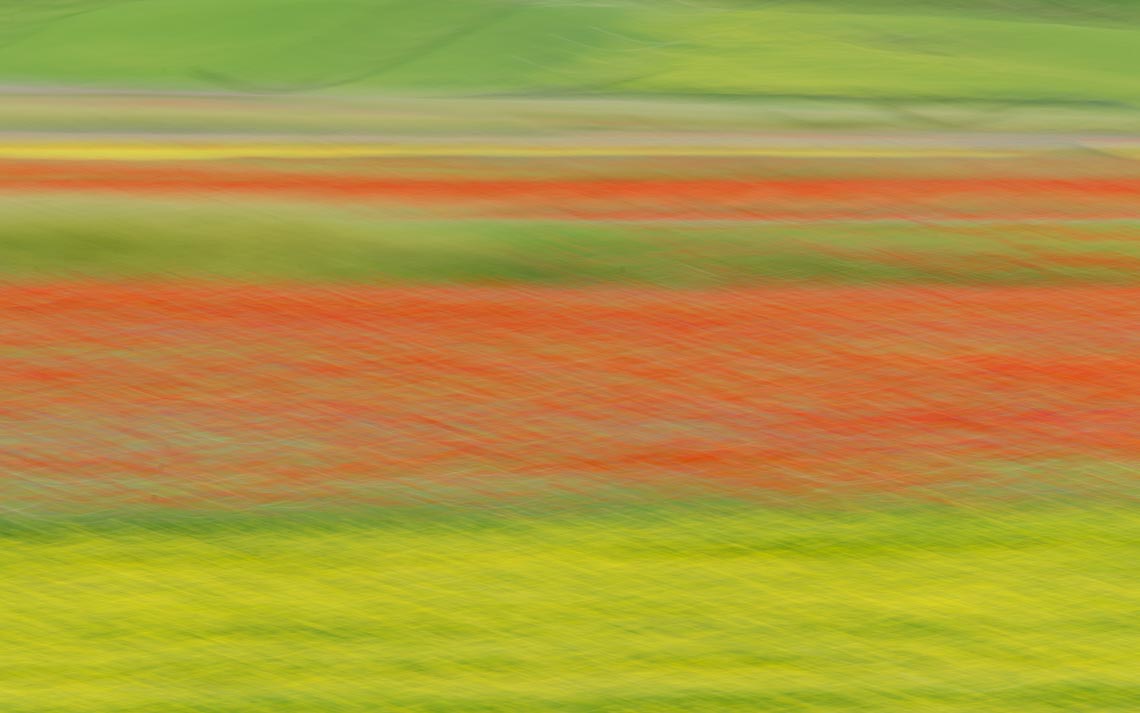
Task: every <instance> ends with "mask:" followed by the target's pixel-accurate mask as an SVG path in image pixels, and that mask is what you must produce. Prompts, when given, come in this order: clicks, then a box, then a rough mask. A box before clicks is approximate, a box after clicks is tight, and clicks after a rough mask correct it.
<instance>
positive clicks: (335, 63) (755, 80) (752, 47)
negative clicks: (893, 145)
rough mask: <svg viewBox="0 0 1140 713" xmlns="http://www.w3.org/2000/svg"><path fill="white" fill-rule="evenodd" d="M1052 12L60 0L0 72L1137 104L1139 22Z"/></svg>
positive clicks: (18, 23) (30, 19) (388, 0)
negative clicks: (57, 7)
mask: <svg viewBox="0 0 1140 713" xmlns="http://www.w3.org/2000/svg"><path fill="white" fill-rule="evenodd" d="M1055 5H1056V4H1055V3H1054V4H1052V5H1048V4H1037V5H1033V4H1031V6H1029V7H1025V8H1021V9H1020V11H1019V12H1006V13H1003V14H994V13H993V12H992V11H991V10H992V6H993V4H992V3H972V4H971V3H967V4H962V3H960V4H957V5H955V6H952V7H946V6H945V5H942V6H941V7H939V5H938V4H932V3H926V4H919V5H917V6H908V7H909V9H905V8H904V7H903V6H902V5H901V4H898V3H895V4H892V3H884V2H879V3H873V4H870V5H868V6H867V7H866V10H867V12H864V13H859V14H854V13H852V12H851V11H850V9H846V10H844V9H842V8H849V6H848V5H843V6H836V5H832V6H829V5H826V4H820V3H792V4H790V5H789V4H780V5H778V6H776V7H774V8H772V9H768V8H766V7H763V6H754V5H750V4H748V3H740V4H737V5H734V6H730V7H729V8H718V7H715V6H713V5H712V4H708V5H705V4H692V3H690V4H679V3H640V2H634V1H631V2H623V3H616V4H601V3H599V4H587V3H582V4H572V3H567V4H559V3H538V2H530V3H528V2H521V0H519V1H518V2H511V1H510V0H495V1H494V2H491V1H490V0H482V1H480V0H461V1H460V0H424V1H421V2H407V0H371V1H369V2H347V1H346V0H288V1H287V2H282V0H138V1H135V2H111V1H109V0H104V1H103V2H101V3H100V2H94V0H92V1H90V2H83V1H82V0H76V2H73V3H65V4H64V6H66V7H67V8H71V12H73V13H74V10H75V8H78V9H81V10H86V12H79V13H75V14H71V15H68V13H67V12H65V11H64V9H60V10H57V11H49V10H45V9H43V8H45V7H47V5H45V4H44V3H40V4H38V5H29V6H26V7H27V9H26V10H25V11H23V12H21V11H20V10H18V9H15V8H16V7H17V6H15V5H13V6H11V7H10V8H8V10H7V12H8V18H7V22H6V28H7V30H6V34H7V41H6V42H2V40H3V38H0V44H3V46H0V76H3V77H5V78H8V79H9V80H13V81H20V80H28V81H47V82H64V83H68V82H75V83H97V84H98V83H103V84H122V83H128V84H129V83H134V84H142V85H165V86H191V87H199V88H203V87H211V86H214V87H217V86H229V85H227V83H226V81H225V80H224V79H219V75H224V76H229V77H231V78H233V79H236V80H237V83H236V84H234V85H233V86H237V87H239V88H240V87H242V86H245V85H243V84H242V82H245V83H247V84H250V85H259V86H261V85H263V86H266V87H297V88H305V87H314V88H316V87H322V86H330V85H332V86H345V87H348V88H356V89H364V88H367V89H441V90H447V91H463V92H471V91H474V92H479V91H495V90H517V91H529V90H541V89H546V90H552V89H553V90H576V89H590V90H598V91H616V92H635V93H637V92H662V93H686V94H690V93H691V94H707V93H712V94H718V93H729V94H741V93H744V94H796V95H801V94H802V95H845V96H856V97H883V96H889V97H949V98H955V97H967V98H970V97H972V98H984V99H1000V100H1007V99H1019V100H1058V101H1068V100H1078V101H1086V100H1091V101H1096V100H1104V101H1116V102H1132V101H1134V100H1137V99H1140V87H1138V85H1137V84H1136V82H1135V72H1136V69H1137V64H1138V62H1137V60H1136V58H1135V52H1134V48H1135V47H1136V46H1137V45H1138V44H1140V27H1138V26H1137V24H1136V23H1135V22H1131V21H1130V18H1131V15H1132V13H1131V11H1130V10H1129V8H1128V4H1127V3H1120V4H1117V5H1116V7H1115V10H1114V13H1115V14H1114V13H1108V14H1107V15H1104V14H1102V16H1100V17H1094V18H1092V19H1088V18H1085V19H1084V20H1082V18H1080V17H1076V16H1074V13H1068V14H1066V13H1061V14H1060V15H1058V13H1056V12H1050V11H1047V10H1048V8H1049V7H1050V6H1053V7H1055ZM1102 6H1103V5H1102ZM33 7H40V8H41V11H39V12H32V8H33ZM836 8H839V10H838V11H837V9H836ZM53 12H54V14H53ZM53 18H54V19H53ZM219 82H220V84H219Z"/></svg>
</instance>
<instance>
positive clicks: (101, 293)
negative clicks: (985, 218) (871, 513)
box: [0, 283, 1140, 509]
mask: <svg viewBox="0 0 1140 713" xmlns="http://www.w3.org/2000/svg"><path fill="white" fill-rule="evenodd" d="M0 308H2V309H3V314H4V315H5V337H4V347H3V349H4V356H5V358H4V359H3V361H2V362H0V384H2V386H0V388H3V390H4V391H5V393H6V394H8V398H7V399H6V400H5V402H4V404H3V407H2V414H3V419H4V421H5V423H6V427H5V432H4V438H5V439H6V442H7V443H8V444H9V447H8V448H6V449H5V451H4V454H3V455H2V456H0V459H2V460H0V468H2V469H3V471H4V472H5V473H7V474H8V475H7V477H6V478H5V480H4V489H5V493H4V494H5V499H6V501H7V502H9V503H15V502H26V504H27V506H28V507H36V508H38V507H55V508H64V509H72V508H99V509H104V508H113V507H117V506H122V505H145V504H163V505H171V506H180V507H195V506H206V507H242V506H248V505H251V504H254V503H267V502H268V503H272V502H280V501H302V502H308V503H310V504H316V503H324V504H334V505H335V504H339V505H345V504H358V505H364V504H384V503H389V504H391V503H404V504H408V503H414V502H416V501H417V500H419V501H429V502H430V501H431V500H432V499H441V500H444V501H446V500H449V499H452V500H455V501H456V502H459V501H468V500H470V499H471V498H480V497H483V496H490V497H493V498H498V497H515V498H524V499H525V498H540V499H541V498H542V497H549V496H562V495H566V494H572V493H585V494H588V495H590V497H598V494H599V493H604V492H605V491H606V489H607V488H609V489H615V488H616V489H618V490H620V489H622V488H634V487H636V488H642V489H644V488H650V489H653V490H656V491H658V492H660V493H663V494H674V495H675V494H681V493H685V492H689V493H699V492H705V493H721V494H731V495H735V496H744V497H747V498H760V499H770V498H772V497H774V496H776V495H778V494H788V493H796V494H799V495H805V496H812V495H814V496H825V497H835V496H844V497H859V496H860V495H868V494H874V493H879V494H882V493H909V494H911V495H915V496H919V497H924V498H928V499H929V498H934V499H939V500H945V499H946V498H953V497H957V496H958V495H961V494H964V493H966V492H968V491H970V490H975V491H976V490H977V489H978V486H979V485H980V486H982V488H981V489H982V490H983V491H984V490H985V489H986V488H989V489H990V490H991V491H992V494H994V495H998V496H1001V497H1015V498H1016V497H1018V496H1019V495H1021V496H1030V497H1037V496H1040V495H1043V494H1046V493H1048V492H1051V491H1050V489H1051V488H1060V489H1061V490H1060V491H1058V492H1066V491H1071V492H1080V493H1081V497H1096V496H1104V495H1108V496H1120V495H1123V494H1125V493H1126V492H1127V491H1128V490H1129V489H1128V487H1127V484H1126V480H1127V479H1128V478H1129V475H1128V473H1129V471H1130V470H1131V468H1132V467H1133V466H1134V465H1135V464H1136V463H1138V462H1140V440H1138V439H1137V438H1136V436H1135V429H1134V426H1133V424H1135V423H1136V422H1137V421H1138V420H1140V360H1137V359H1135V351H1136V349H1137V339H1140V336H1138V332H1137V330H1136V329H1135V326H1136V325H1137V324H1140V289H1135V288H1106V287H1069V288H1048V287H1044V288H963V287H939V288H933V287H921V286H920V287H900V286H874V287H864V288H857V287H822V288H811V287H801V288H769V289H744V290H724V291H703V292H702V291H699V292H683V291H682V292H678V291H672V290H653V289H628V288H621V287H610V288H598V289H582V290H575V289H555V288H541V287H538V288H525V287H514V288H471V287H456V288H387V289H384V288H367V287H357V288H344V287H339V288H332V287H328V288H320V287H309V288H301V287H292V288H287V287H268V286H260V287H259V286H253V285H224V284H218V283H197V284H195V283H188V284H140V285H131V284H106V283H55V284H53V283H43V284H35V285H8V286H5V287H3V288H0ZM1098 464H1099V465H1098ZM1106 465H1107V468H1106V467H1105V466H1106ZM1098 468H1099V469H1100V470H1099V474H1097V473H1098ZM955 493H958V495H955Z"/></svg>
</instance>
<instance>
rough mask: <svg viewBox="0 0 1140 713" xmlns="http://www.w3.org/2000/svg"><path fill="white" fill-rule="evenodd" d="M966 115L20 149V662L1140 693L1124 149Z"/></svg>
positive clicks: (147, 701)
mask: <svg viewBox="0 0 1140 713" xmlns="http://www.w3.org/2000/svg"><path fill="white" fill-rule="evenodd" d="M952 153H953V152H950V154H951V156H950V157H948V158H915V157H911V158H907V159H897V158H896V159H888V158H878V159H875V158H859V159H852V158H820V157H803V156H801V157H787V156H785V157H768V158H737V159H729V158H723V157H722V158H716V157H708V158H700V157H688V158H681V157H674V158H663V157H656V158H654V157H651V156H648V157H647V156H641V157H638V156H625V157H610V158H593V159H588V160H579V161H574V160H570V159H566V158H557V157H546V158H543V157H533V156H532V157H529V158H526V157H519V158H515V159H509V158H503V157H500V158H497V159H491V158H488V159H484V160H479V159H476V158H470V157H468V158H462V157H450V158H449V157H431V156H421V157H404V158H402V159H400V160H399V162H398V163H388V162H385V161H383V160H381V159H379V158H367V157H362V158H358V159H329V158H319V159H300V158H277V159H272V158H265V157H263V158H251V159H230V160H219V159H202V160H193V161H185V160H183V161H143V162H139V161H123V162H116V161H114V160H113V159H112V160H108V159H103V160H90V159H89V160H86V161H80V160H74V159H71V160H59V159H57V160H54V161H53V160H48V159H44V158H37V159H26V158H25V159H20V160H17V159H7V160H6V161H5V163H4V167H5V171H4V172H3V175H2V177H0V187H2V190H3V196H2V199H0V206H2V207H3V216H4V230H3V233H2V235H3V237H2V239H0V263H2V265H3V271H4V279H3V280H2V281H0V314H2V315H3V318H2V327H3V329H2V334H3V340H2V342H0V389H2V391H3V393H4V395H5V397H4V400H3V402H2V403H0V422H2V423H3V429H2V431H0V473H2V474H3V478H2V480H0V502H2V503H3V508H4V515H3V519H2V520H0V536H2V537H3V538H4V539H5V546H4V548H3V551H2V554H0V562H2V563H3V564H2V566H3V567H4V572H5V586H6V590H5V591H6V594H5V595H4V596H3V597H0V603H2V606H0V623H2V625H0V631H2V632H3V634H0V638H2V639H3V640H4V642H5V644H4V650H5V652H6V653H5V654H4V657H3V658H2V659H0V661H2V665H0V691H2V692H3V695H4V698H5V701H6V703H5V709H6V710H11V711H13V712H15V713H33V712H34V713H41V712H42V713H47V712H48V711H51V712H52V713H55V712H57V711H59V712H64V713H72V712H74V713H108V712H114V713H120V712H121V713H127V712H131V713H141V712H151V711H153V712H155V713H158V712H159V711H163V712H164V713H165V712H167V711H195V710H211V711H226V712H230V711H232V712H233V713H246V712H249V711H265V712H267V713H268V712H269V711H274V712H277V711H297V712H298V713H300V712H305V713H308V712H310V711H313V712H315V711H361V712H362V713H363V712H365V711H368V712H371V711H378V710H383V711H416V712H419V711H447V712H451V711H471V712H474V711H504V712H505V711H535V712H536V713H537V712H538V711H582V712H583V713H584V712H585V711H591V712H593V711H614V712H618V711H621V712H629V713H634V712H636V713H642V712H646V713H648V712H654V713H655V712H657V711H666V712H668V711H694V710H699V711H811V712H819V711H867V710H876V711H880V710H882V711H900V712H901V711H913V710H923V711H946V712H952V711H962V712H965V711H974V710H979V709H985V710H988V711H998V712H1001V711H1010V712H1011V713H1012V712H1014V711H1016V712H1017V713H1023V712H1025V711H1030V712H1034V711H1042V712H1044V711H1052V710H1096V711H1110V712H1115V711H1120V712H1121V713H1123V712H1124V711H1131V710H1133V709H1134V707H1135V705H1134V704H1135V701H1136V700H1137V696H1138V695H1140V686H1138V681H1137V679H1136V677H1135V675H1134V673H1133V672H1132V668H1133V667H1132V666H1131V665H1130V660H1131V658H1132V657H1131V656H1130V655H1129V653H1128V652H1129V651H1131V650H1132V649H1133V648H1135V646H1134V644H1135V643H1136V641H1137V634H1138V632H1137V630H1136V626H1135V623H1134V621H1133V620H1134V617H1133V616H1132V615H1131V614H1132V613H1133V612H1135V611H1136V608H1137V605H1138V604H1140V601H1138V599H1137V592H1138V591H1140V587H1138V585H1140V581H1138V579H1140V578H1138V577H1137V573H1136V569H1135V567H1133V566H1131V564H1130V563H1131V562H1132V561H1133V560H1135V559H1136V558H1137V556H1138V555H1140V546H1138V545H1140V518H1138V517H1137V515H1136V499H1137V495H1138V494H1140V492H1138V490H1140V489H1138V485H1140V479H1138V478H1137V477H1136V474H1137V473H1138V472H1140V439H1137V438H1136V435H1135V429H1134V428H1133V426H1132V424H1133V423H1135V422H1137V420H1138V417H1140V400H1138V398H1137V395H1138V394H1140V368H1138V366H1140V359H1137V358H1136V357H1137V350H1138V347H1140V345H1138V343H1137V338H1138V337H1137V334H1138V333H1140V332H1138V330H1137V329H1136V327H1137V325H1140V282H1138V281H1137V275H1140V271H1138V270H1137V269H1136V263H1137V261H1140V253H1138V250H1137V247H1136V244H1137V243H1136V235H1137V232H1136V227H1137V223H1138V222H1140V213H1138V212H1137V211H1136V206H1137V205H1138V203H1137V201H1136V198H1137V185H1138V184H1137V179H1136V174H1135V173H1134V172H1132V171H1131V163H1130V162H1129V161H1128V160H1126V159H1121V158H1112V157H1105V156H1103V155H1099V156H1082V157H1073V156H1067V155H1062V156H1056V155H1044V156H1042V155H1024V156H1019V157H1014V158H995V157H989V158H980V157H973V158H967V157H956V158H955V157H953V156H952ZM685 165H689V166H691V167H692V170H691V174H690V175H689V177H688V178H686V179H680V178H677V177H676V176H677V175H678V173H679V172H680V171H681V168H682V167H683V166H685ZM670 176H672V177H670ZM285 198H288V199H289V200H288V201H286V200H284V199H285ZM314 236H320V238H319V239H314Z"/></svg>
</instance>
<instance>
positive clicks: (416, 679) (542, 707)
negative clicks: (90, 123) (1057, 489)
mask: <svg viewBox="0 0 1140 713" xmlns="http://www.w3.org/2000/svg"><path fill="white" fill-rule="evenodd" d="M1137 527H1138V521H1137V519H1136V517H1135V512H1134V510H1130V509H1126V508H1125V509H1122V508H1117V507H1113V506H1099V507H1098V506H1091V505H1088V504H1085V505H1084V506H1081V505H1079V504H1071V505H1067V506H1064V505H1059V504H1048V503H1045V504H1029V505H1022V506H1020V507H1017V508H1006V507H995V506H986V505H984V504H981V505H978V504H976V505H975V507H973V508H949V509H947V508H939V507H931V506H907V507H896V508H889V507H888V508H886V509H880V510H878V511H866V510H860V509H847V510H834V509H829V508H814V509H807V510H803V509H798V510H789V509H778V508H755V507H745V506H742V505H739V504H736V505H734V504H731V503H719V504H718V503H700V502H693V503H689V504H687V505H684V506H681V505H677V506H667V505H645V504H643V505H640V506H637V505H635V506H632V507H613V508H610V509H606V508H596V509H588V508H587V509H584V510H578V511H573V512H568V513H563V514H547V515H545V516H529V517H523V516H519V515H514V514H512V513H511V512H510V511H502V512H484V513H483V514H479V513H472V512H466V513H465V512H461V511H452V512H450V513H449V512H447V511H438V512H431V513H421V514H416V513H403V514H401V513H393V512H389V513H387V514H375V515H372V516H361V515H356V516H353V515H346V516H341V517H337V516H329V515H325V516H319V515H318V516H310V517H305V516H303V515H298V514H294V515H292V516H287V517H285V518H284V519H278V520H275V519H273V518H271V517H270V518H263V519H259V518H257V517H251V516H242V515H240V514H236V513H235V514H233V515H230V516H226V517H221V518H216V517H215V518H210V517H207V518H205V519H201V518H194V517H193V516H185V517H184V518H183V519H181V520H180V519H178V518H176V517H173V516H169V515H168V516H166V517H165V518H162V517H159V518H157V519H155V518H150V519H148V518H147V517H145V516H141V517H139V516H136V517H135V518H133V519H124V520H116V519H115V518H113V517H110V518H108V517H104V518H102V519H101V520H92V521H87V522H71V523H66V522H59V523H55V524H49V523H44V522H39V523H34V522H33V523H32V524H29V523H28V522H26V521H24V522H23V524H22V525H21V524H16V523H15V522H9V524H8V525H7V527H6V528H5V531H6V534H7V536H6V537H5V538H4V543H3V545H4V546H3V549H2V550H0V567H2V568H3V570H2V571H3V574H4V583H5V590H6V592H7V594H6V595H5V597H4V607H3V609H0V641H2V644H0V645H2V646H3V649H4V655H3V658H2V661H3V664H2V669H0V670H2V673H0V695H2V696H3V699H4V710H5V711H10V712H11V713H49V712H51V713H160V712H162V713H167V712H169V713H182V712H186V713H189V712H190V711H203V710H208V711H216V712H217V713H239V712H240V713H254V712H264V713H286V712H287V713H315V712H316V711H338V712H340V711H344V712H345V713H348V712H357V711H359V712H360V713H372V712H374V711H400V712H412V711H414V712H416V713H428V712H435V711H440V712H442V711H447V712H448V713H460V712H462V713H475V712H479V713H492V712H502V713H506V712H508V711H511V712H514V711H519V712H526V713H530V712H533V713H544V712H546V711H565V712H567V713H570V712H574V713H595V712H604V713H619V712H622V713H627V712H628V713H633V712H636V713H650V712H652V713H658V712H661V713H673V712H677V713H679V712H681V711H686V712H687V711H710V712H711V711H740V712H742V713H743V712H745V711H747V712H749V713H752V712H758V711H773V712H775V711H805V712H822V711H829V712H830V711H899V712H900V713H901V712H902V711H907V712H908V713H909V712H911V711H924V712H925V711H930V712H932V713H933V712H938V713H959V712H961V713H967V712H971V713H972V712H973V711H978V710H985V711H993V712H994V713H1006V712H1008V713H1045V712H1046V711H1061V710H1065V711H1069V710H1088V711H1098V712H1104V713H1127V712H1130V711H1133V710H1135V704H1136V701H1137V698H1138V697H1140V683H1138V681H1137V679H1136V677H1135V673H1134V666H1133V665H1132V664H1133V663H1134V662H1133V658H1134V657H1133V656H1131V652H1132V651H1134V650H1135V643H1136V630H1135V622H1134V617H1133V614H1134V613H1135V611H1136V607H1137V605H1140V600H1138V599H1137V592H1138V591H1140V579H1138V577H1137V573H1136V569H1135V567H1133V566H1132V563H1133V562H1135V561H1136V559H1137V557H1138V556H1140V548H1138V546H1137V543H1138V542H1140V530H1138V529H1137Z"/></svg>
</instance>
